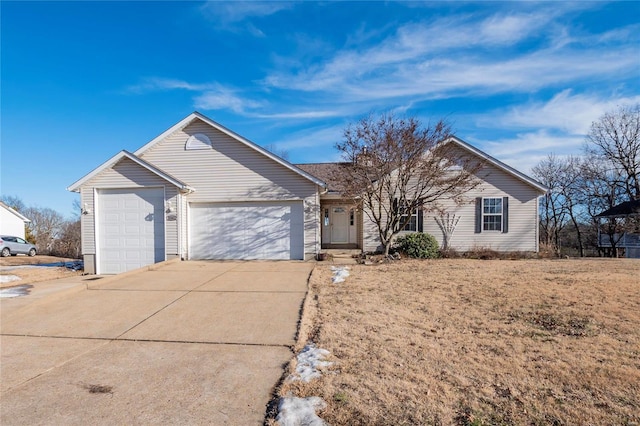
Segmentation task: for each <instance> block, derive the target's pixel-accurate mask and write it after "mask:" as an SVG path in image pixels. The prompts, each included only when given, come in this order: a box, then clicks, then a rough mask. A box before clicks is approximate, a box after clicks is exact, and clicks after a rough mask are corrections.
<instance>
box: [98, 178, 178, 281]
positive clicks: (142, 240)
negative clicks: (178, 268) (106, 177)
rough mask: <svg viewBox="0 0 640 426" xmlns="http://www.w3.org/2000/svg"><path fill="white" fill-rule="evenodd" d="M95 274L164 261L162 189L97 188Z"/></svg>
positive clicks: (112, 272) (118, 271)
mask: <svg viewBox="0 0 640 426" xmlns="http://www.w3.org/2000/svg"><path fill="white" fill-rule="evenodd" d="M97 210H98V215H97V220H98V223H97V228H98V236H97V245H98V253H97V257H98V259H97V261H98V264H99V269H98V271H97V272H98V273H99V274H117V273H120V272H125V271H129V270H131V269H136V268H140V267H142V266H145V265H151V264H153V263H156V262H162V261H163V260H165V254H164V189H163V188H149V189H101V190H99V191H98V203H97Z"/></svg>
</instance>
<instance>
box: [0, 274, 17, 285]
mask: <svg viewBox="0 0 640 426" xmlns="http://www.w3.org/2000/svg"><path fill="white" fill-rule="evenodd" d="M19 279H20V277H17V276H15V275H0V284H4V283H10V282H13V281H18V280H19Z"/></svg>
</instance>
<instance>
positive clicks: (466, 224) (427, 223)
mask: <svg viewBox="0 0 640 426" xmlns="http://www.w3.org/2000/svg"><path fill="white" fill-rule="evenodd" d="M480 176H482V181H483V182H482V183H481V184H480V185H479V186H478V187H476V188H475V189H474V190H473V191H470V192H468V193H467V194H466V200H465V201H466V202H465V203H464V204H462V205H460V206H456V205H455V203H453V202H452V201H448V202H443V203H441V207H443V208H444V211H445V212H448V213H450V214H451V215H453V214H455V215H456V217H459V218H460V220H459V222H458V224H457V226H456V228H455V230H454V232H453V234H452V236H451V238H450V241H449V245H450V247H451V248H453V249H455V250H460V251H466V250H473V249H477V248H490V249H493V250H497V251H537V241H538V233H537V227H538V203H537V200H538V197H539V195H540V193H539V192H538V191H537V190H536V189H535V188H533V187H531V186H530V185H527V184H526V183H524V182H522V181H520V180H519V179H516V178H515V177H513V176H511V175H510V174H507V173H505V172H504V171H502V170H500V169H498V168H496V167H493V166H486V167H485V169H484V170H483V171H482V172H480ZM475 197H482V198H483V199H488V198H503V197H508V199H509V210H508V213H507V214H508V221H509V227H508V232H506V233H505V232H501V231H502V228H500V230H493V231H489V230H484V229H482V231H481V232H480V233H476V226H475V223H476V207H475ZM483 228H484V226H483ZM423 230H424V232H428V233H430V234H432V235H433V236H434V237H436V239H437V240H438V242H439V243H440V244H442V241H443V234H442V230H441V229H440V227H439V226H438V224H437V222H436V220H435V214H434V213H425V214H424V227H423Z"/></svg>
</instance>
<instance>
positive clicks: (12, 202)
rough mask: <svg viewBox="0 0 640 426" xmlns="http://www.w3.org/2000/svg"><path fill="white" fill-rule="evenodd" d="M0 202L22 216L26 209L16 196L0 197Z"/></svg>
mask: <svg viewBox="0 0 640 426" xmlns="http://www.w3.org/2000/svg"><path fill="white" fill-rule="evenodd" d="M0 201H2V202H3V203H5V204H6V205H7V206H9V207H11V208H12V209H14V210H15V211H17V212H19V213H22V214H24V211H25V210H26V209H27V206H26V205H25V203H24V201H22V199H21V198H20V197H18V196H17V195H3V196H1V197H0Z"/></svg>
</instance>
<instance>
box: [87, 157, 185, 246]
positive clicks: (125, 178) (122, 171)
mask: <svg viewBox="0 0 640 426" xmlns="http://www.w3.org/2000/svg"><path fill="white" fill-rule="evenodd" d="M145 187H156V188H164V194H165V201H166V202H171V203H173V205H174V206H177V205H178V202H179V201H178V189H177V188H176V187H175V186H173V185H171V184H170V183H168V182H167V181H166V180H164V179H163V178H161V177H159V176H158V175H156V174H154V173H152V172H150V171H149V170H147V169H145V168H143V167H140V166H139V165H138V164H136V163H135V162H133V161H131V160H129V159H128V158H123V159H122V160H121V161H119V162H118V163H117V164H115V165H114V166H113V167H111V168H108V169H105V170H104V171H103V172H102V173H100V174H98V175H97V176H94V177H93V178H92V179H91V180H89V181H88V182H86V183H85V184H84V185H83V186H82V189H81V191H80V205H81V206H84V205H85V204H86V205H87V207H88V209H89V210H90V213H89V214H84V215H82V218H81V232H82V254H84V255H88V254H96V240H95V232H96V229H95V227H96V223H95V214H96V203H95V190H96V189H107V188H111V189H124V188H131V189H136V188H145ZM179 220H180V217H178V220H175V221H165V222H166V223H165V230H166V232H165V244H166V245H165V251H166V255H167V256H175V255H177V254H178V222H179Z"/></svg>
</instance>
